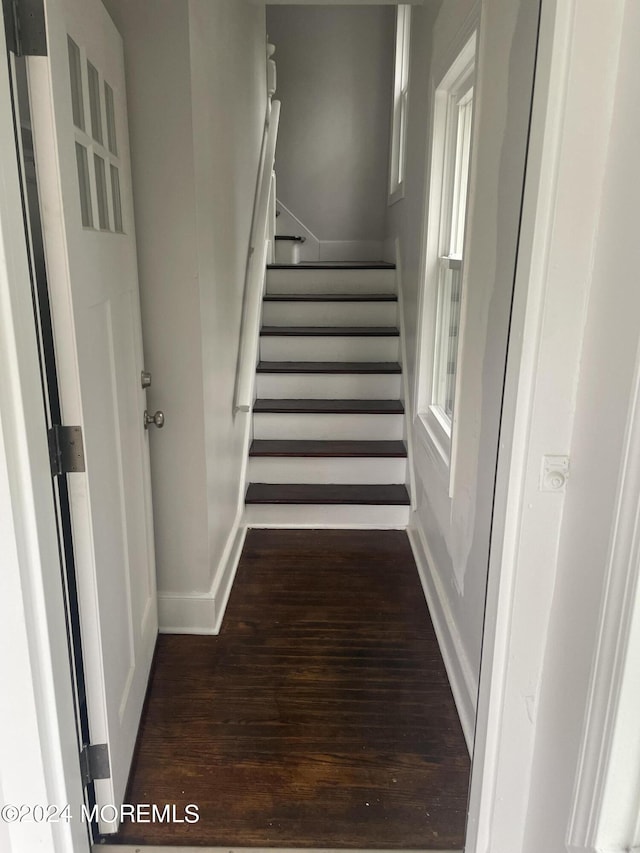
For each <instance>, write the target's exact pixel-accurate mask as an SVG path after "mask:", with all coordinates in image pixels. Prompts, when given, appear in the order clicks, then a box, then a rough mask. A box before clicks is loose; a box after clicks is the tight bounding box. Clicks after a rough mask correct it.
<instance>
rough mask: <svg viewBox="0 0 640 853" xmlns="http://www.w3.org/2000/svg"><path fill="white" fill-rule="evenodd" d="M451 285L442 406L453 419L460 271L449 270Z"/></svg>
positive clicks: (456, 370) (458, 330)
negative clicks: (445, 373)
mask: <svg viewBox="0 0 640 853" xmlns="http://www.w3.org/2000/svg"><path fill="white" fill-rule="evenodd" d="M449 275H450V277H451V286H450V290H449V325H448V341H447V361H446V366H447V375H446V380H445V389H444V400H443V401H442V403H443V404H442V408H443V409H444V410H445V413H446V414H447V416H448V417H449V419H451V420H453V404H454V400H455V394H456V374H457V372H458V336H459V333H460V295H461V287H460V285H461V281H462V276H461V271H460V270H459V269H456V270H450V271H449Z"/></svg>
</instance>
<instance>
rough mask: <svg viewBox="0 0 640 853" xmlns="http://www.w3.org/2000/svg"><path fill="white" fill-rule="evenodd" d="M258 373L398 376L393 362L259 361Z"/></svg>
mask: <svg viewBox="0 0 640 853" xmlns="http://www.w3.org/2000/svg"><path fill="white" fill-rule="evenodd" d="M256 370H257V372H258V373H340V374H348V373H361V374H365V373H366V374H391V373H392V374H399V373H402V367H401V366H400V365H399V364H398V363H397V362H395V361H260V362H258V366H257V368H256Z"/></svg>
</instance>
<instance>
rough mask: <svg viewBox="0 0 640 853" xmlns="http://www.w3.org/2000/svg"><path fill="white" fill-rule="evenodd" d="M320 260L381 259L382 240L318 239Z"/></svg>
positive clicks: (382, 250)
mask: <svg viewBox="0 0 640 853" xmlns="http://www.w3.org/2000/svg"><path fill="white" fill-rule="evenodd" d="M319 249H320V260H321V261H381V260H382V255H383V252H384V249H383V243H382V240H320V246H319Z"/></svg>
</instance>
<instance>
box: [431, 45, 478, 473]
mask: <svg viewBox="0 0 640 853" xmlns="http://www.w3.org/2000/svg"><path fill="white" fill-rule="evenodd" d="M475 42H476V37H475V35H474V36H473V37H472V38H471V39H469V41H468V42H467V44H466V45H465V47H464V49H463V50H462V51H461V52H460V54H459V55H458V56H457V58H456V59H455V61H454V62H453V63H452V64H451V66H450V67H449V70H448V71H447V73H446V74H445V75H444V77H443V78H442V80H441V82H440V84H439V85H438V87H437V89H436V92H435V107H434V118H433V140H432V151H431V179H430V187H429V197H428V206H427V218H428V222H427V244H426V257H425V267H424V270H425V272H424V291H423V309H424V310H423V341H422V351H423V357H422V359H421V371H420V377H419V383H420V387H419V389H418V395H417V396H418V412H419V415H420V418H421V420H422V423H423V425H424V427H425V428H426V433H427V435H428V436H429V438H430V440H431V443H432V444H433V445H435V447H436V449H437V450H438V452H439V454H440V456H441V458H442V459H443V461H444V462H445V463H446V465H447V466H448V467H449V468H450V463H451V439H452V431H453V423H454V410H455V394H456V377H457V373H458V353H459V349H460V343H461V341H460V307H461V301H462V293H463V273H464V239H465V217H466V211H467V190H468V184H469V164H470V161H471V127H472V120H473V85H474V76H475Z"/></svg>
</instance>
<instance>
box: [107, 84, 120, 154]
mask: <svg viewBox="0 0 640 853" xmlns="http://www.w3.org/2000/svg"><path fill="white" fill-rule="evenodd" d="M104 104H105V107H106V109H107V140H108V142H109V151H111V153H112V154H114V155H115V156H116V157H117V156H118V142H117V139H116V109H115V104H114V101H113V89H112V88H111V86H110V85H109V84H108V83H107V82H106V80H105V84H104Z"/></svg>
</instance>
